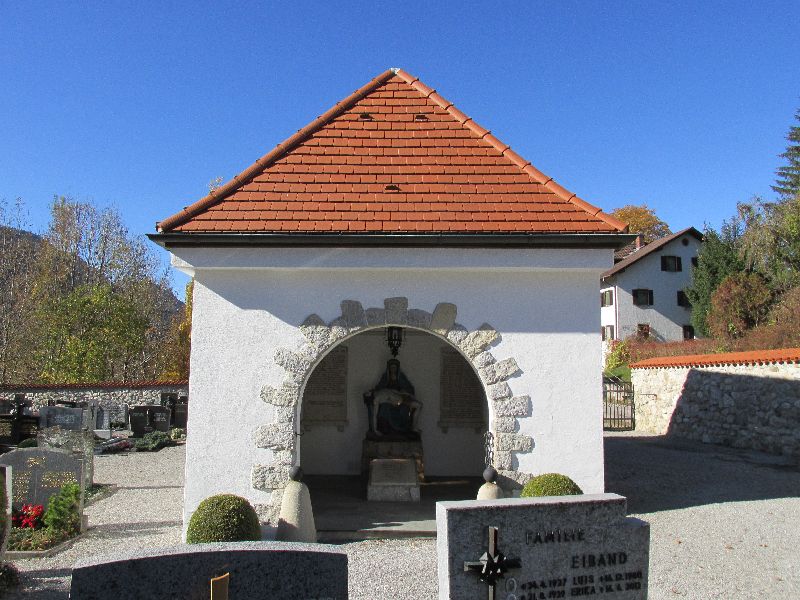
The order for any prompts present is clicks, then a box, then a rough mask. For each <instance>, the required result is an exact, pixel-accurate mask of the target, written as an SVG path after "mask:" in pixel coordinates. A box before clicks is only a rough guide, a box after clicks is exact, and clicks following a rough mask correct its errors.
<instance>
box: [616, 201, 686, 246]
mask: <svg viewBox="0 0 800 600" xmlns="http://www.w3.org/2000/svg"><path fill="white" fill-rule="evenodd" d="M611 215H612V216H614V217H616V218H617V219H619V220H620V221H623V222H625V223H627V224H628V228H629V230H630V232H631V233H641V234H642V235H643V236H644V242H645V243H646V244H649V243H650V242H652V241H654V240H657V239H659V238H662V237H664V236H667V235H669V234H671V233H672V231H671V230H670V228H669V225H667V224H666V223H665V222H664V221H662V220H661V219H659V218H658V217H657V216H656V213H655V211H653V210H652V209H651V208H648V206H647V204H642V205H641V206H636V205H632V204H629V205H627V206H623V207H622V208H615V209H614V210H613V211H611Z"/></svg>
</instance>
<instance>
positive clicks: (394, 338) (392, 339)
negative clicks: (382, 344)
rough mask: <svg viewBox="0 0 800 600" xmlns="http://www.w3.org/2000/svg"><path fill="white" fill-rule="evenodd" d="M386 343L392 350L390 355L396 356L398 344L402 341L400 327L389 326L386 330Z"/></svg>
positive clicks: (401, 329) (398, 348)
mask: <svg viewBox="0 0 800 600" xmlns="http://www.w3.org/2000/svg"><path fill="white" fill-rule="evenodd" d="M386 343H387V344H389V350H391V351H392V356H397V352H398V351H399V350H400V346H401V345H402V343H403V328H402V327H389V328H388V329H387V330H386Z"/></svg>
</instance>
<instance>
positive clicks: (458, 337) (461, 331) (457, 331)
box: [447, 323, 469, 348]
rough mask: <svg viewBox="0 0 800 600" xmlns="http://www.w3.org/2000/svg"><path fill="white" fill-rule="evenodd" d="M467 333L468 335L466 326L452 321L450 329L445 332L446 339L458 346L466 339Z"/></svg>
mask: <svg viewBox="0 0 800 600" xmlns="http://www.w3.org/2000/svg"><path fill="white" fill-rule="evenodd" d="M467 335H469V331H467V328H466V327H464V326H463V325H461V324H459V323H453V326H452V327H451V328H450V331H448V332H447V339H448V340H450V341H451V342H452V343H453V344H455V345H456V346H458V347H459V348H460V347H461V342H463V341H464V339H466V337H467Z"/></svg>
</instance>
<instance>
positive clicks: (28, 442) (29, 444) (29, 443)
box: [17, 438, 39, 448]
mask: <svg viewBox="0 0 800 600" xmlns="http://www.w3.org/2000/svg"><path fill="white" fill-rule="evenodd" d="M38 446H39V442H37V441H36V438H25V439H24V440H22V441H21V442H20V443H19V444H17V448H36V447H38Z"/></svg>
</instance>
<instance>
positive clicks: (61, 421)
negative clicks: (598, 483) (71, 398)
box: [39, 406, 84, 431]
mask: <svg viewBox="0 0 800 600" xmlns="http://www.w3.org/2000/svg"><path fill="white" fill-rule="evenodd" d="M83 421H84V415H83V409H82V408H68V407H65V406H43V407H41V408H40V409H39V427H40V428H42V429H45V428H47V427H61V428H62V429H70V430H72V431H80V430H81V429H83Z"/></svg>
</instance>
